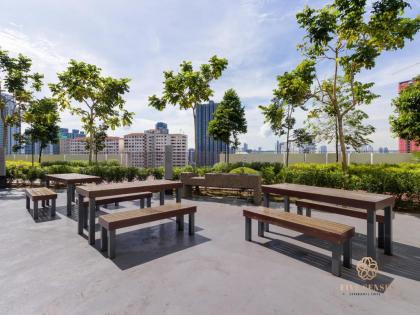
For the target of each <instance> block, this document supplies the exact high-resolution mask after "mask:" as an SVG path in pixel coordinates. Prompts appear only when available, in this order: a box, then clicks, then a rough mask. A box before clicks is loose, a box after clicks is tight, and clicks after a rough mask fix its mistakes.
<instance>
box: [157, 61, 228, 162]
mask: <svg viewBox="0 0 420 315" xmlns="http://www.w3.org/2000/svg"><path fill="white" fill-rule="evenodd" d="M227 65H228V61H227V60H226V59H224V58H218V57H217V56H213V57H211V58H210V60H209V63H208V64H202V65H201V66H200V70H198V71H194V69H193V66H192V63H191V62H190V61H183V62H182V63H181V65H180V70H179V72H178V73H174V72H173V71H164V73H163V75H164V78H165V80H164V82H163V95H162V97H160V98H159V97H157V96H156V95H152V96H150V97H149V106H151V107H154V108H156V109H157V110H160V111H161V110H163V109H165V107H166V106H167V105H168V104H171V105H173V106H177V105H178V106H179V108H180V109H181V110H189V109H192V112H193V117H194V135H195V164H196V165H198V139H197V119H196V118H197V115H196V109H197V106H198V105H199V104H201V103H204V102H207V101H208V100H209V99H210V97H211V96H213V90H212V89H211V88H210V82H211V81H213V80H217V79H218V78H220V77H221V75H222V72H223V70H225V69H226V67H227Z"/></svg>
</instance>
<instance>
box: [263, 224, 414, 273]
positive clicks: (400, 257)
mask: <svg viewBox="0 0 420 315" xmlns="http://www.w3.org/2000/svg"><path fill="white" fill-rule="evenodd" d="M266 233H267V232H266ZM268 233H269V234H273V235H279V236H283V237H287V238H292V239H295V240H297V241H300V242H303V243H306V244H309V245H313V246H316V247H319V248H323V249H326V250H329V243H328V242H325V241H322V240H319V239H316V238H312V237H308V236H305V235H303V234H301V235H298V236H290V235H286V234H283V233H278V232H274V231H270V232H268ZM266 235H267V234H266ZM393 246H394V253H393V255H392V256H388V255H384V253H383V249H380V248H378V250H377V251H378V255H377V261H378V264H379V270H380V271H383V272H387V273H390V274H393V275H396V276H400V277H404V278H407V279H411V280H415V281H420V248H417V247H414V246H411V245H406V244H402V243H398V242H395V241H394V242H393ZM352 249H353V259H354V260H357V261H358V260H360V259H362V258H363V257H365V256H366V235H364V234H361V233H356V235H355V237H354V238H353V247H352Z"/></svg>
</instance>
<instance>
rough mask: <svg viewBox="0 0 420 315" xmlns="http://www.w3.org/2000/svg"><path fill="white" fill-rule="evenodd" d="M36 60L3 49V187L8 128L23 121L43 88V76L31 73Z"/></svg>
mask: <svg viewBox="0 0 420 315" xmlns="http://www.w3.org/2000/svg"><path fill="white" fill-rule="evenodd" d="M31 67H32V61H31V59H29V58H28V57H25V56H23V55H21V54H19V55H18V56H17V57H16V58H13V57H10V56H9V53H8V52H7V51H5V50H1V49H0V119H1V122H2V125H3V139H2V143H3V148H2V150H0V188H3V187H5V186H6V148H7V138H8V134H7V133H8V127H9V126H13V125H18V124H20V122H21V120H22V114H23V113H24V112H25V110H26V108H27V106H28V104H29V103H30V101H31V100H32V93H33V92H34V91H39V90H41V87H42V81H41V80H42V77H43V76H42V75H41V74H39V73H32V72H31Z"/></svg>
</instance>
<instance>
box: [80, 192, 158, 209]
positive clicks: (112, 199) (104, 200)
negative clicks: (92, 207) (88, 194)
mask: <svg viewBox="0 0 420 315" xmlns="http://www.w3.org/2000/svg"><path fill="white" fill-rule="evenodd" d="M152 196H153V194H152V193H151V192H148V191H147V192H142V193H133V194H124V195H111V196H104V197H97V198H95V203H96V205H97V206H100V205H107V204H109V203H115V204H116V205H118V203H119V202H124V201H132V200H137V199H140V207H141V208H144V199H147V203H148V204H147V206H148V207H150V206H151V204H150V203H151V199H152ZM88 205H89V200H84V201H83V206H85V207H87V206H88Z"/></svg>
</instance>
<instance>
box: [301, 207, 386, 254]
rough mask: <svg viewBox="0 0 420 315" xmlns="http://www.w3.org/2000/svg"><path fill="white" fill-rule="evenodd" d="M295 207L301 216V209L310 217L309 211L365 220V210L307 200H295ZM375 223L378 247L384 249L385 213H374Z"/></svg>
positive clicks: (379, 211)
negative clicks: (376, 223)
mask: <svg viewBox="0 0 420 315" xmlns="http://www.w3.org/2000/svg"><path fill="white" fill-rule="evenodd" d="M295 203H296V207H297V208H298V214H302V208H306V215H307V216H309V217H310V216H311V209H314V210H318V211H323V212H330V213H335V214H340V215H346V216H349V217H353V218H359V219H364V220H367V216H368V213H367V210H366V209H361V208H354V207H346V206H342V205H336V204H332V203H327V202H321V201H314V200H309V199H298V200H296V202H295ZM376 222H378V247H379V248H383V247H384V237H385V227H384V224H385V213H384V210H377V211H376Z"/></svg>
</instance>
